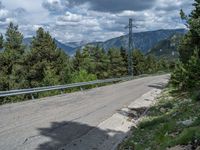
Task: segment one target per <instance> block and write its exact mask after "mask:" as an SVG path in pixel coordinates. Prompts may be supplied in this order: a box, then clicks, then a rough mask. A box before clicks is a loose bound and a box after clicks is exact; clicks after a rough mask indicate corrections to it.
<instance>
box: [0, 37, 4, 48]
mask: <svg viewBox="0 0 200 150" xmlns="http://www.w3.org/2000/svg"><path fill="white" fill-rule="evenodd" d="M3 42H4V39H3V34H1V35H0V50H1V49H3Z"/></svg>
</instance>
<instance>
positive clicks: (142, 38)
mask: <svg viewBox="0 0 200 150" xmlns="http://www.w3.org/2000/svg"><path fill="white" fill-rule="evenodd" d="M177 33H178V34H182V35H183V34H185V33H186V30H185V29H174V30H156V31H147V32H139V33H134V34H133V41H134V43H133V44H134V45H135V48H137V49H140V50H141V51H142V52H143V53H144V54H146V53H147V52H148V51H149V50H150V49H151V48H152V47H153V46H155V44H157V43H158V42H160V41H162V40H165V39H168V38H169V37H171V36H173V35H174V34H177ZM128 39H129V38H128V35H125V36H121V37H117V38H113V39H110V40H108V41H105V42H94V43H89V44H87V45H91V46H96V45H99V46H100V47H102V48H104V49H106V50H107V49H109V48H112V47H115V48H120V47H124V48H128V47H127V46H128Z"/></svg>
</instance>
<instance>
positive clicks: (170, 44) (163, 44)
mask: <svg viewBox="0 0 200 150" xmlns="http://www.w3.org/2000/svg"><path fill="white" fill-rule="evenodd" d="M182 37H183V35H182V34H179V33H176V34H174V35H173V36H171V37H170V38H168V39H165V40H162V41H160V42H158V43H157V44H156V45H154V46H153V48H152V49H151V50H150V51H149V52H148V53H147V55H154V56H156V57H157V58H164V59H171V60H172V59H177V58H178V57H179V52H178V45H179V43H180V41H181V39H182Z"/></svg>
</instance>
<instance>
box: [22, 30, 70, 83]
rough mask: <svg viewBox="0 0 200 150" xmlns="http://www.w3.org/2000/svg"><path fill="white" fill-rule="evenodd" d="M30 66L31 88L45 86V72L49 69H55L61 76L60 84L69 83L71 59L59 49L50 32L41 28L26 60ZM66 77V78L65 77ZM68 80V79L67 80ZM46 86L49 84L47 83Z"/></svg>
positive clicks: (56, 73) (34, 38) (29, 78)
mask: <svg viewBox="0 0 200 150" xmlns="http://www.w3.org/2000/svg"><path fill="white" fill-rule="evenodd" d="M26 62H27V65H28V69H29V71H28V80H29V84H30V85H29V86H30V87H38V86H42V85H43V81H44V80H43V79H44V78H45V70H48V68H47V67H50V68H53V69H54V73H55V75H57V76H59V83H60V84H62V83H64V82H65V83H66V82H68V81H69V71H70V68H71V64H69V57H68V56H65V54H64V53H63V52H62V51H61V50H60V49H59V48H57V45H56V43H55V41H54V39H53V38H52V37H51V35H50V34H49V32H45V31H44V29H43V28H39V29H38V30H37V32H36V36H35V37H33V41H32V42H31V52H30V54H29V55H28V56H27V59H26ZM65 75H66V77H65ZM67 78H68V79H67ZM45 84H47V83H46V82H45ZM49 84H51V82H49Z"/></svg>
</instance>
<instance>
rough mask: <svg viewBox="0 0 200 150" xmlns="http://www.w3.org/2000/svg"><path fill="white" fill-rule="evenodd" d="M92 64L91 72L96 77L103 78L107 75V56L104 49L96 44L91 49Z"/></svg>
mask: <svg viewBox="0 0 200 150" xmlns="http://www.w3.org/2000/svg"><path fill="white" fill-rule="evenodd" d="M90 56H91V58H92V64H93V67H94V68H93V69H94V70H92V71H91V73H93V74H96V75H97V77H98V79H103V78H107V77H108V75H109V74H108V72H107V69H108V65H109V58H108V56H107V54H106V52H105V50H104V49H102V48H100V47H99V46H96V47H95V48H92V49H91V54H90Z"/></svg>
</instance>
